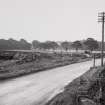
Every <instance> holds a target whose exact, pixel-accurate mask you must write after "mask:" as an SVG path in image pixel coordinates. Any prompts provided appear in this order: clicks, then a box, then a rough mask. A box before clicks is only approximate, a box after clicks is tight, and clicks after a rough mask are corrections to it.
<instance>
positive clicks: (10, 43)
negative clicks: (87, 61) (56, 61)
mask: <svg viewBox="0 0 105 105" xmlns="http://www.w3.org/2000/svg"><path fill="white" fill-rule="evenodd" d="M31 48H32V49H39V50H40V49H43V50H46V49H47V50H49V49H52V50H57V49H63V50H65V51H68V50H71V49H75V50H76V51H78V50H79V49H81V50H90V51H93V50H100V49H101V43H100V42H99V41H97V40H95V39H93V38H87V39H86V40H82V41H79V40H77V41H74V42H69V41H63V42H56V41H45V42H40V41H38V40H33V41H32V43H29V42H27V41H26V40H25V39H20V40H19V41H17V40H14V39H8V40H5V39H0V50H18V49H19V50H30V49H31Z"/></svg>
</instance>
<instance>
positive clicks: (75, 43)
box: [72, 40, 82, 50]
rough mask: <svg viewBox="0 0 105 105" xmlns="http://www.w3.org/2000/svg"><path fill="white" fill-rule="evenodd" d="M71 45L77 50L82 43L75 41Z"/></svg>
mask: <svg viewBox="0 0 105 105" xmlns="http://www.w3.org/2000/svg"><path fill="white" fill-rule="evenodd" d="M72 47H74V48H75V49H76V50H78V49H79V48H82V44H81V42H80V41H78V40H77V41H75V42H73V43H72Z"/></svg>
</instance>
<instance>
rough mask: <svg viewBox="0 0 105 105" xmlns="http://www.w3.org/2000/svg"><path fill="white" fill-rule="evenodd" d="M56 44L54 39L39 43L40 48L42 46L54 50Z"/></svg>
mask: <svg viewBox="0 0 105 105" xmlns="http://www.w3.org/2000/svg"><path fill="white" fill-rule="evenodd" d="M58 46H59V45H58V44H57V43H56V42H54V41H46V42H43V43H40V48H43V49H53V50H55V49H56V48H57V47H58Z"/></svg>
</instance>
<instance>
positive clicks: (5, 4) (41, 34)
mask: <svg viewBox="0 0 105 105" xmlns="http://www.w3.org/2000/svg"><path fill="white" fill-rule="evenodd" d="M104 4H105V1H104V0H101V2H100V0H97V1H96V0H92V1H91V0H78V1H76V0H53V1H49V0H44V1H43V0H9V1H8V0H1V1H0V38H1V39H3V38H4V39H9V38H13V39H16V40H19V39H22V38H23V39H25V40H27V41H28V42H32V40H39V41H42V42H43V41H47V40H52V41H75V40H83V39H87V38H89V37H92V38H94V39H96V40H99V41H100V40H101V24H99V23H98V22H97V21H98V13H99V12H103V11H104V10H105V6H104Z"/></svg>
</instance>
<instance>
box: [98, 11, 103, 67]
mask: <svg viewBox="0 0 105 105" xmlns="http://www.w3.org/2000/svg"><path fill="white" fill-rule="evenodd" d="M98 17H99V18H98V22H101V23H102V42H101V66H103V65H104V63H103V56H104V22H105V12H100V13H99V14H98Z"/></svg>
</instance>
